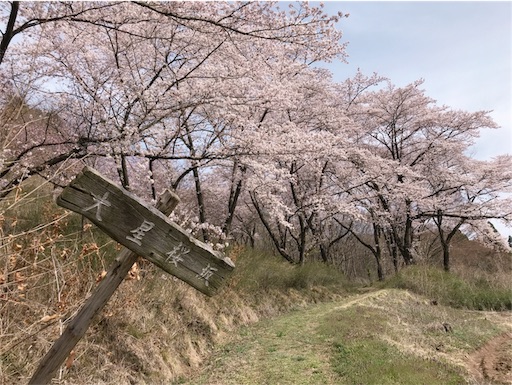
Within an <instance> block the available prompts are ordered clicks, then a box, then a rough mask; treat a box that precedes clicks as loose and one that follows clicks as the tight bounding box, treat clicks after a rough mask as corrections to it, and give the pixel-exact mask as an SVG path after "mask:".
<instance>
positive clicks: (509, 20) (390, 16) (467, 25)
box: [312, 1, 512, 159]
mask: <svg viewBox="0 0 512 385" xmlns="http://www.w3.org/2000/svg"><path fill="white" fill-rule="evenodd" d="M312 4H317V2H312ZM324 4H325V10H326V11H327V12H328V13H329V14H335V13H336V12H338V11H342V12H343V13H349V14H350V16H349V17H348V18H343V19H341V21H340V23H339V28H340V29H341V30H342V31H343V39H342V41H348V42H349V45H348V48H347V52H348V54H349V58H348V61H349V64H340V63H338V64H333V65H330V66H329V68H330V69H331V70H332V71H333V72H334V76H335V80H336V81H343V80H344V79H346V78H348V77H351V76H352V75H353V74H354V73H355V72H356V70H357V68H358V67H359V68H361V70H362V71H363V72H364V73H365V74H368V75H370V74H371V73H373V72H377V73H378V74H379V75H382V76H386V77H388V78H390V80H391V81H392V82H393V83H394V84H396V85H399V86H404V85H406V84H408V83H411V82H413V81H414V80H417V79H420V78H423V79H425V83H424V85H423V88H424V89H425V90H426V92H427V95H428V96H430V97H432V98H434V99H436V100H437V101H438V104H440V105H443V104H445V105H448V106H450V107H452V108H456V109H462V110H466V111H478V110H493V111H494V112H493V113H492V114H491V116H492V117H493V119H494V120H495V121H496V122H497V123H498V124H499V125H500V126H502V128H500V129H498V130H487V131H485V132H482V136H481V138H480V139H479V140H478V143H477V145H476V146H475V148H474V150H473V153H472V155H473V156H474V157H475V158H478V159H490V158H491V157H492V156H495V155H498V154H504V153H509V154H510V153H512V112H511V106H512V96H511V95H512V76H511V74H512V64H511V60H512V30H511V24H512V2H510V1H500V2H470V1H467V2H463V1H455V2H448V1H446V2H445V1H432V2H426V1H425V2H420V1H396V2H387V1H376V2H369V1H368V2H366V1H326V2H324Z"/></svg>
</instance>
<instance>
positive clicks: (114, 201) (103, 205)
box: [29, 167, 234, 385]
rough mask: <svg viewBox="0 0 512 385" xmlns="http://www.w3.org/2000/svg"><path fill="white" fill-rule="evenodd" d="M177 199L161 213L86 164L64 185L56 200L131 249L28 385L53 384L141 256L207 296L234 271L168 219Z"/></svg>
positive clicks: (163, 201)
mask: <svg viewBox="0 0 512 385" xmlns="http://www.w3.org/2000/svg"><path fill="white" fill-rule="evenodd" d="M178 202H179V198H178V197H177V195H176V194H174V193H171V192H170V191H166V192H165V193H164V194H163V195H162V197H161V198H160V199H159V202H158V203H157V206H156V208H157V209H159V210H161V211H162V212H163V214H165V215H163V214H162V213H160V212H159V211H157V210H154V209H150V208H147V207H145V206H144V204H143V203H142V202H141V201H139V200H138V199H137V198H136V197H134V196H131V194H129V193H128V192H127V191H125V190H124V189H122V188H120V187H118V186H115V185H114V184H113V183H112V182H110V181H108V180H107V179H105V178H103V177H102V176H101V175H99V174H98V173H97V172H95V171H94V170H92V169H90V168H87V167H86V168H85V169H84V170H83V172H82V174H81V175H79V176H78V177H77V178H76V179H75V180H74V181H73V182H72V183H71V184H70V185H69V186H68V187H66V189H64V191H63V193H62V194H61V196H60V197H59V198H58V200H57V203H58V204H59V205H62V206H64V207H67V208H70V209H72V210H74V211H77V212H80V213H82V214H84V216H86V217H87V218H89V219H90V220H91V221H92V222H94V223H95V224H97V225H98V226H99V227H100V228H102V229H103V230H104V231H106V232H107V233H108V234H109V235H112V234H113V238H114V239H115V240H117V241H118V242H120V243H122V244H124V245H125V246H128V247H129V248H125V249H123V250H122V251H121V252H119V254H118V256H117V258H116V259H115V261H114V262H113V263H112V265H111V266H110V268H109V270H108V272H107V275H106V276H105V277H104V278H103V280H102V281H100V283H99V284H98V286H97V287H96V289H95V290H94V292H93V294H92V295H91V296H90V297H89V298H88V299H87V300H86V302H85V304H84V305H83V306H82V308H81V309H80V310H79V311H78V313H77V314H76V316H75V317H74V318H73V319H72V320H71V322H70V323H69V324H68V325H67V327H66V329H65V330H64V333H63V334H62V335H61V336H60V337H59V338H58V339H57V340H56V341H55V343H54V344H53V346H52V347H51V349H50V350H49V351H48V353H47V354H46V355H45V356H44V357H43V359H42V360H41V362H40V363H39V367H38V368H37V370H36V371H35V373H34V374H33V376H32V378H31V379H30V381H29V385H46V384H49V383H50V381H51V379H52V377H53V376H54V375H55V373H56V372H57V370H58V369H59V368H60V366H61V365H62V363H63V362H64V360H65V359H66V357H68V355H69V354H70V352H71V351H72V350H73V348H74V347H75V346H76V344H77V343H78V341H79V340H80V339H81V338H82V337H83V335H84V334H85V332H86V331H87V328H88V327H89V325H90V324H91V322H92V319H93V318H94V316H95V315H96V314H97V313H98V312H99V311H100V310H101V309H102V308H103V307H104V306H105V304H106V303H107V301H108V300H109V298H110V297H111V296H112V294H113V293H114V291H115V290H116V289H117V287H118V286H119V285H120V284H121V282H122V281H123V279H124V278H125V277H126V275H127V274H128V272H129V270H130V269H131V267H132V266H133V264H134V263H135V262H136V261H137V256H138V255H142V256H146V257H148V256H149V259H150V260H152V262H154V263H156V264H157V265H159V266H160V267H163V268H164V270H166V271H169V272H171V273H172V274H174V275H176V276H178V277H179V278H181V279H183V280H185V281H187V282H189V281H190V282H192V286H194V287H196V288H198V289H199V290H201V291H202V292H204V293H206V294H209V295H211V294H212V293H213V291H214V290H215V289H216V288H217V287H218V285H219V284H220V281H221V280H222V279H223V278H224V277H225V276H227V275H228V274H229V272H230V271H231V270H233V268H234V265H233V263H232V262H231V260H229V258H222V255H221V254H220V253H216V252H213V250H210V249H209V248H208V247H206V248H205V249H203V247H204V246H206V245H203V244H202V243H201V242H199V241H197V240H195V239H193V238H192V237H190V236H189V235H187V234H186V233H185V232H184V231H183V230H182V229H180V228H179V227H178V226H176V225H174V224H173V223H172V222H170V221H169V220H168V219H167V218H166V216H168V215H169V214H170V213H171V212H172V211H173V210H174V208H175V207H176V205H177V204H178ZM77 203H81V205H80V204H77ZM119 211H121V212H119ZM126 226H128V228H127V227H126ZM152 243H156V244H157V245H158V246H155V245H153V244H152ZM143 245H144V246H143ZM146 247H147V248H146ZM130 249H131V250H130ZM132 250H133V251H132ZM148 250H149V251H148ZM205 251H206V256H205V255H204V253H205ZM169 265H171V266H172V267H171V266H169ZM183 271H184V272H183ZM219 273H220V274H222V276H220V275H219Z"/></svg>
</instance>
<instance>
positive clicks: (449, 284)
mask: <svg viewBox="0 0 512 385" xmlns="http://www.w3.org/2000/svg"><path fill="white" fill-rule="evenodd" d="M383 286H384V287H386V288H398V289H406V290H410V291H412V292H414V293H417V294H420V295H423V296H426V297H428V298H430V299H431V300H432V301H434V303H436V302H437V303H439V304H442V305H447V306H452V307H455V308H464V309H471V310H494V311H502V310H512V286H510V285H507V284H504V283H502V282H501V281H500V280H498V279H496V278H495V277H493V276H491V275H488V274H484V273H482V272H481V273H480V274H473V275H466V276H465V277H461V276H460V275H459V274H457V273H454V272H446V271H444V270H441V269H439V268H436V267H433V266H426V265H418V266H409V267H407V268H404V269H402V270H401V271H400V272H399V273H398V274H396V275H395V276H393V277H391V278H390V279H388V280H387V281H386V282H384V284H383Z"/></svg>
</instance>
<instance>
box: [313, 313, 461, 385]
mask: <svg viewBox="0 0 512 385" xmlns="http://www.w3.org/2000/svg"><path fill="white" fill-rule="evenodd" d="M391 321H392V320H391V319H390V317H389V316H388V314H387V313H384V312H383V311H382V310H381V309H376V308H371V307H367V306H360V305H358V306H355V307H351V308H348V309H343V310H339V311H335V312H332V313H329V314H327V315H326V316H325V317H323V319H322V320H321V322H320V324H319V327H318V332H319V333H320V334H321V335H323V336H324V338H325V340H327V341H332V347H331V359H330V361H331V365H332V367H333V370H334V371H335V372H336V374H337V375H338V376H339V381H340V383H343V384H365V385H372V384H374V385H388V384H390V385H391V384H439V385H442V384H461V383H464V380H463V377H462V375H461V373H460V371H459V370H458V369H457V368H455V367H454V366H452V365H449V364H447V363H445V362H443V361H440V360H427V359H422V358H420V357H418V356H416V355H413V354H408V353H404V352H403V351H401V350H399V349H398V348H397V347H395V346H393V345H391V344H389V343H388V342H386V341H384V340H383V339H382V338H381V337H382V336H393V335H394V334H396V333H394V327H392V326H390V322H391Z"/></svg>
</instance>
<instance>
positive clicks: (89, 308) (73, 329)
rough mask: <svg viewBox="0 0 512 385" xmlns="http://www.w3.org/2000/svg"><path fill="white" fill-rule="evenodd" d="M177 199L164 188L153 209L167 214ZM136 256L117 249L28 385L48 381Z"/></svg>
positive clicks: (41, 383)
mask: <svg viewBox="0 0 512 385" xmlns="http://www.w3.org/2000/svg"><path fill="white" fill-rule="evenodd" d="M179 201H180V200H179V198H178V196H177V195H176V194H174V193H172V192H171V191H169V190H167V191H165V193H164V194H163V195H162V196H161V197H160V198H159V201H158V203H157V204H156V208H157V209H159V210H160V211H162V212H163V213H164V214H165V215H167V216H168V215H170V214H171V212H172V211H173V210H174V209H175V208H176V206H177V205H178V203H179ZM137 258H138V256H137V254H135V253H134V252H133V251H131V250H129V249H127V248H126V247H125V248H123V249H122V250H121V251H120V252H119V254H118V255H117V257H116V259H115V261H114V262H113V263H112V264H111V265H110V267H109V270H108V272H107V275H106V276H105V277H104V278H103V279H102V280H101V281H100V283H99V284H98V286H96V289H95V290H94V292H93V293H92V295H91V296H90V297H89V298H88V299H87V300H86V301H85V303H84V305H83V306H82V308H81V309H80V310H79V312H78V313H77V314H76V315H75V317H74V318H73V319H72V320H71V322H70V323H69V324H68V326H67V327H66V330H64V332H63V333H62V334H61V336H60V337H59V338H58V339H57V340H56V341H55V343H54V344H53V346H52V347H51V349H50V350H49V351H48V352H47V353H46V355H45V356H44V358H43V359H42V360H41V362H40V363H39V367H38V368H37V370H36V371H35V373H34V374H33V376H32V378H31V379H30V381H29V385H43V384H44V385H46V384H49V383H50V381H51V379H52V378H53V377H54V375H55V373H56V372H57V370H59V368H60V366H61V365H62V363H63V362H64V360H65V359H66V358H67V357H68V356H69V354H70V353H71V351H72V350H73V348H74V347H75V346H76V344H77V343H78V341H80V339H81V338H82V337H83V336H84V334H85V332H86V331H87V329H88V328H89V325H90V324H91V322H92V320H93V318H94V316H95V315H96V314H98V312H99V311H100V310H101V309H103V307H104V306H105V305H106V303H107V302H108V300H109V299H110V297H112V294H114V292H115V291H116V289H117V288H118V286H119V285H120V284H121V282H123V280H124V279H125V277H126V275H127V274H128V272H129V271H130V269H131V268H132V266H133V264H134V263H135V262H137Z"/></svg>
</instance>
